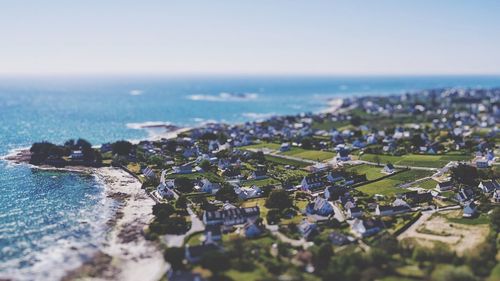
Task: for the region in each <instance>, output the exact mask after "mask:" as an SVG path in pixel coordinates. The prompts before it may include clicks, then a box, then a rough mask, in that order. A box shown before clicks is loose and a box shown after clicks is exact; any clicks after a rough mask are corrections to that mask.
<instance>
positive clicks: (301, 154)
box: [281, 147, 336, 161]
mask: <svg viewBox="0 0 500 281" xmlns="http://www.w3.org/2000/svg"><path fill="white" fill-rule="evenodd" d="M281 154H283V155H288V156H293V157H297V158H302V159H308V160H313V161H324V160H327V159H332V158H333V157H334V156H335V155H336V154H335V153H334V152H331V151H321V150H306V149H302V148H298V147H294V148H292V149H291V150H290V151H286V152H283V153H281Z"/></svg>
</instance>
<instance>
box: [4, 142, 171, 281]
mask: <svg viewBox="0 0 500 281" xmlns="http://www.w3.org/2000/svg"><path fill="white" fill-rule="evenodd" d="M26 151H27V149H26V148H19V149H15V150H12V151H11V152H9V154H8V155H5V156H3V157H1V158H0V161H5V162H7V163H11V164H13V165H26V166H28V167H30V168H33V169H38V170H45V171H58V172H70V173H81V174H87V175H91V176H94V177H95V178H96V179H97V181H98V182H99V183H101V185H102V186H103V188H104V191H103V192H104V196H105V197H106V198H109V199H111V200H109V202H110V203H109V204H112V205H111V206H110V207H111V208H112V210H113V212H112V215H111V216H110V217H109V218H108V220H107V221H106V225H107V230H106V232H105V233H103V235H104V236H105V239H104V242H103V244H101V245H99V246H97V249H96V252H95V253H94V254H93V255H91V258H90V259H89V260H86V261H84V260H82V263H81V264H80V265H79V266H77V267H76V268H67V269H65V272H66V273H65V274H64V276H63V277H62V278H61V279H60V280H64V281H69V280H82V279H83V280H103V279H105V280H120V281H122V280H124V281H135V280H144V281H157V280H159V279H161V277H162V276H163V275H164V274H165V273H166V272H167V270H168V269H169V264H168V263H166V262H165V260H164V258H163V252H162V250H161V249H160V246H159V244H158V242H154V241H148V240H146V238H145V237H144V235H143V234H144V229H145V228H147V227H148V225H149V222H150V221H151V220H152V219H153V214H152V207H153V205H154V204H155V201H154V200H153V199H152V198H151V197H150V196H149V195H148V194H147V193H146V191H145V190H144V189H142V188H141V183H140V182H139V181H138V180H137V179H136V178H135V177H133V176H132V175H130V174H129V173H127V172H126V171H125V170H123V169H121V168H114V167H100V168H92V167H84V166H70V167H65V168H57V167H53V166H47V165H44V166H36V165H32V164H29V163H28V162H26V161H25V159H24V158H23V157H19V156H20V155H24V154H25V153H26ZM13 280H16V279H13Z"/></svg>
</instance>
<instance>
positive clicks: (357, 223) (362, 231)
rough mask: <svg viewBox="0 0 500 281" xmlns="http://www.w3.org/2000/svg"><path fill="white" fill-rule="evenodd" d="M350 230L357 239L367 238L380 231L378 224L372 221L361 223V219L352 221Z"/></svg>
mask: <svg viewBox="0 0 500 281" xmlns="http://www.w3.org/2000/svg"><path fill="white" fill-rule="evenodd" d="M351 230H352V232H354V233H355V234H356V236H358V237H368V236H371V235H373V234H375V233H377V232H379V231H380V230H381V228H380V226H379V224H378V223H377V222H376V221H374V220H366V221H363V220H361V219H354V222H353V223H352V224H351Z"/></svg>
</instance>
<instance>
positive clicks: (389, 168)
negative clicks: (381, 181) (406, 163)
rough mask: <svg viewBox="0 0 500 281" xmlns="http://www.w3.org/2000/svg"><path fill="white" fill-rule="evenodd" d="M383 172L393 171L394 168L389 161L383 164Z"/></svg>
mask: <svg viewBox="0 0 500 281" xmlns="http://www.w3.org/2000/svg"><path fill="white" fill-rule="evenodd" d="M383 171H384V173H386V174H392V173H394V172H395V171H396V170H395V168H394V165H392V164H391V163H387V164H386V165H385V166H384V169H383Z"/></svg>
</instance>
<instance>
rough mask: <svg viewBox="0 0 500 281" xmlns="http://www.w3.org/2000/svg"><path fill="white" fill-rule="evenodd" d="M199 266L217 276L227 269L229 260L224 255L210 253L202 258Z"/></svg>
mask: <svg viewBox="0 0 500 281" xmlns="http://www.w3.org/2000/svg"><path fill="white" fill-rule="evenodd" d="M200 265H201V266H202V267H204V268H206V269H208V270H210V271H211V272H212V273H213V274H214V275H215V276H218V275H219V274H220V273H221V272H222V271H225V270H228V269H229V267H230V260H229V257H228V256H227V255H225V254H224V253H221V252H218V251H210V252H207V253H206V254H204V255H203V256H202V258H201V261H200Z"/></svg>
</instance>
